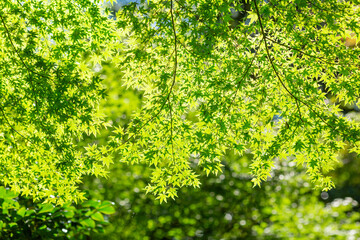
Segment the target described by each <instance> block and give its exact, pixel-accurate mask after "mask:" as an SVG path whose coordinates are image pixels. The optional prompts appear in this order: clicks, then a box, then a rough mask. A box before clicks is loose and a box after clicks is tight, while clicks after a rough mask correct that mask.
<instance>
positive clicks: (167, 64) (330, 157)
mask: <svg viewBox="0 0 360 240" xmlns="http://www.w3.org/2000/svg"><path fill="white" fill-rule="evenodd" d="M111 2H112V1H111ZM0 4H1V5H0V9H1V12H0V20H1V24H0V31H1V33H2V34H1V37H0V44H1V45H0V46H1V50H0V51H1V52H0V54H1V59H0V61H1V62H0V65H1V66H2V67H1V69H0V77H1V82H0V84H1V85H0V94H1V102H0V121H1V132H0V149H1V151H2V153H3V154H2V155H1V157H0V167H1V171H0V174H1V179H2V182H3V184H4V185H6V186H9V187H10V188H11V189H12V190H14V191H15V192H21V193H22V194H23V195H26V196H27V195H30V196H32V197H33V198H34V199H40V198H41V199H45V200H46V201H47V202H51V203H57V204H60V205H61V204H63V203H64V202H66V201H77V200H81V199H83V198H84V194H83V193H81V192H79V191H78V190H77V184H78V183H79V182H80V181H81V177H82V176H83V175H88V174H95V175H97V176H104V175H106V171H105V169H104V167H106V166H109V164H111V163H112V162H113V158H112V156H113V154H114V153H115V154H119V155H120V156H121V161H122V162H125V163H129V164H137V163H143V164H146V165H148V166H149V168H151V169H152V175H151V183H150V184H149V185H148V186H147V187H146V190H147V192H151V193H154V194H155V195H156V196H157V197H158V199H160V202H162V201H167V199H168V198H175V197H176V196H177V190H178V189H179V188H180V187H183V186H194V187H198V186H200V181H199V177H198V175H199V173H201V172H205V173H206V174H210V173H215V174H217V173H218V172H221V171H222V170H221V167H222V164H221V159H222V157H223V156H224V153H225V152H227V151H228V150H235V151H236V152H237V154H238V155H243V154H244V153H245V152H250V153H252V154H253V155H254V159H253V162H252V164H251V169H252V170H251V171H252V175H253V179H252V181H253V183H254V185H255V186H256V185H258V186H260V183H261V182H262V181H264V180H266V179H267V178H268V177H269V176H270V174H271V170H272V168H273V167H274V160H275V159H284V160H287V161H292V162H294V163H296V164H297V165H301V166H305V167H306V169H307V173H308V176H309V178H310V180H311V181H312V182H314V183H315V184H316V186H317V187H320V188H322V189H324V190H329V189H331V188H332V187H333V186H334V184H333V182H332V180H331V178H330V177H328V176H327V173H328V172H329V171H330V170H332V169H333V167H334V165H335V164H336V163H337V161H338V160H337V153H338V151H339V150H341V149H343V148H344V147H345V145H346V144H350V146H351V149H352V151H354V152H355V153H359V152H360V150H359V149H360V146H359V143H360V141H359V139H358V138H359V136H360V127H359V124H358V123H357V122H355V121H353V120H351V119H348V118H345V117H344V116H342V114H341V109H340V108H339V105H338V103H341V104H345V105H346V104H354V103H356V102H357V101H358V97H359V89H360V86H359V84H360V81H359V79H358V78H359V77H358V76H359V54H360V50H359V48H358V47H357V46H356V45H357V40H356V36H358V35H359V31H360V30H359V28H358V25H359V21H360V19H359V17H358V16H359V11H360V10H359V8H358V7H357V6H356V4H358V2H357V1H336V0H329V1H319V0H312V1H305V0H297V1H292V2H289V1H256V0H254V1H227V0H226V1H225V0H224V1H204V0H201V1H198V0H196V1H195V0H186V1H185V0H170V1H158V0H154V1H141V3H135V2H133V3H130V4H128V5H126V6H124V7H123V8H120V9H119V11H118V12H117V13H116V17H109V16H110V9H105V8H102V7H101V4H102V1H95V0H71V1H65V0H51V1H40V0H26V1H22V2H18V1H13V0H5V1H1V3H0ZM354 41H355V42H354ZM344 42H345V43H344ZM353 42H354V43H355V44H353ZM350 46H351V47H352V48H349V47H350ZM104 61H111V62H112V63H113V64H115V66H116V67H117V68H119V69H120V70H121V71H122V72H123V76H122V78H123V84H124V86H125V87H127V88H131V89H136V90H137V91H139V92H141V94H142V96H143V104H142V109H141V111H137V112H136V113H135V114H134V115H133V117H132V119H133V120H132V121H131V122H130V123H129V124H128V125H127V126H126V128H125V129H123V128H122V127H117V128H116V129H115V130H114V131H113V134H112V136H110V137H109V139H108V140H107V141H106V143H105V144H102V145H97V144H92V145H89V146H87V147H85V148H84V146H83V144H79V141H81V140H82V139H83V137H84V134H94V135H96V134H97V133H98V131H99V129H100V128H101V127H104V126H108V124H107V123H105V122H104V121H103V116H102V114H101V111H100V110H99V109H98V103H99V101H100V99H101V98H103V97H105V95H106V94H105V90H104V88H103V86H102V84H101V76H99V75H98V74H96V72H98V71H99V69H101V67H102V66H101V65H102V64H103V62H104ZM88 62H89V63H88ZM329 94H330V95H332V96H333V97H334V98H335V100H336V101H333V102H331V101H329V99H328V97H327V95H329ZM199 170H201V171H199Z"/></svg>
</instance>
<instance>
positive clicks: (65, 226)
mask: <svg viewBox="0 0 360 240" xmlns="http://www.w3.org/2000/svg"><path fill="white" fill-rule="evenodd" d="M0 204H1V206H0V209H1V213H0V219H1V220H0V238H1V239H87V236H89V235H90V233H91V232H103V226H104V225H106V224H108V221H107V216H106V217H105V218H104V215H105V214H106V215H108V214H113V213H114V212H115V210H114V207H113V205H112V204H111V203H110V202H107V201H104V202H96V201H92V200H90V201H85V202H83V203H82V204H81V205H78V206H76V207H74V206H71V205H70V203H67V204H64V205H63V206H62V207H56V206H54V205H52V204H51V203H34V202H33V201H32V200H30V199H28V198H24V197H20V196H19V195H18V194H17V193H14V192H12V191H10V190H8V189H5V188H4V187H2V186H1V187H0Z"/></svg>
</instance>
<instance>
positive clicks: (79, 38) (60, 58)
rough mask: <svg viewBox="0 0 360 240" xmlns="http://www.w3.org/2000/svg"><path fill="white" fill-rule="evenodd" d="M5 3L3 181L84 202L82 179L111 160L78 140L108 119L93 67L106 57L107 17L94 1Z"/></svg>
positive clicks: (0, 44) (1, 15)
mask: <svg viewBox="0 0 360 240" xmlns="http://www.w3.org/2000/svg"><path fill="white" fill-rule="evenodd" d="M0 9H1V12H0V32H1V36H0V49H1V50H0V65H1V69H0V79H1V80H0V96H1V102H0V124H1V129H0V149H1V153H2V154H1V156H0V177H1V181H2V183H3V184H4V185H6V186H9V187H10V188H11V189H12V190H13V191H15V192H17V193H20V192H21V193H22V194H23V195H25V196H31V197H32V198H34V199H35V200H37V199H45V200H46V201H47V202H50V203H56V204H59V205H61V204H63V203H65V202H69V201H78V200H83V199H84V193H81V192H78V191H77V184H78V183H79V182H81V177H82V176H83V175H84V174H95V175H97V176H103V175H105V174H106V170H105V169H104V167H103V166H105V165H107V164H108V162H107V158H106V157H107V156H106V154H103V155H102V156H101V157H100V158H94V155H92V153H91V150H92V148H91V147H89V148H88V150H85V151H84V149H83V148H79V146H78V142H79V141H81V139H82V138H83V135H84V134H96V133H97V132H98V130H99V128H100V127H103V125H104V123H103V120H102V119H103V116H102V114H101V112H99V111H98V108H97V107H98V102H99V101H100V99H102V98H103V97H104V96H105V92H104V88H103V86H102V85H101V79H100V78H99V76H96V75H95V72H94V71H92V69H91V68H92V66H93V65H96V64H97V63H98V62H100V61H101V60H103V59H104V58H106V54H107V52H106V50H105V49H106V44H105V40H106V39H107V38H108V35H109V34H110V29H109V28H110V27H111V26H110V25H108V23H109V22H108V18H107V17H106V16H105V13H102V12H101V9H100V7H99V5H98V4H97V2H95V1H91V0H81V1H75V0H74V1H67V0H66V1H65V0H54V1H42V0H36V1H34V0H31V1H30V0H25V1H21V2H19V1H12V0H5V1H1V2H0ZM100 53H101V54H100ZM84 54H85V55H86V56H87V57H88V59H90V62H91V65H89V64H88V63H87V62H85V61H84Z"/></svg>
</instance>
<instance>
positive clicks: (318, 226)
mask: <svg viewBox="0 0 360 240" xmlns="http://www.w3.org/2000/svg"><path fill="white" fill-rule="evenodd" d="M101 75H103V76H106V78H105V79H104V84H105V85H106V86H109V87H108V91H107V92H108V94H109V98H108V100H104V101H102V106H101V108H102V109H104V111H106V113H107V115H108V117H109V118H110V122H112V124H113V126H114V127H116V126H118V125H121V126H123V125H124V126H126V125H127V124H128V121H129V120H130V119H129V116H130V114H131V112H132V111H134V110H136V109H135V108H136V104H138V103H139V100H138V99H137V96H136V92H133V91H131V90H125V89H123V88H121V81H119V80H118V79H121V72H119V71H117V69H116V68H114V67H113V66H112V65H111V64H106V65H105V66H104V68H103V70H102V71H101ZM129 103H133V104H129ZM189 119H191V118H190V117H189ZM109 135H111V129H107V130H106V129H103V130H102V131H101V133H100V134H99V135H98V136H97V137H96V138H92V139H91V138H89V139H87V141H89V142H92V141H95V140H96V141H98V143H99V144H104V143H106V139H107V137H108V136H109ZM344 154H345V153H344ZM344 158H345V159H346V158H349V157H347V156H344ZM115 159H119V160H121V156H115ZM251 161H252V155H250V154H245V156H243V157H241V158H239V157H238V156H235V155H233V153H232V152H231V151H229V152H227V154H226V156H225V158H223V159H222V164H224V165H225V166H224V170H223V173H222V174H219V175H218V176H212V175H210V176H209V177H206V176H204V175H202V176H200V179H199V180H200V181H201V183H202V186H201V188H200V189H182V190H181V192H179V197H178V198H176V199H175V201H168V202H167V203H166V204H160V203H159V202H158V201H154V197H153V196H151V195H144V194H143V192H142V189H143V188H145V187H146V185H147V184H148V181H149V176H150V175H151V169H149V168H148V166H147V165H146V164H138V165H134V166H128V165H125V164H122V163H121V162H118V161H115V163H114V164H112V165H111V166H110V169H109V177H108V178H107V179H105V178H100V179H99V178H95V177H86V178H85V179H84V181H83V182H84V183H83V186H82V188H83V189H84V190H86V191H89V197H90V198H92V199H107V200H110V201H113V202H115V208H116V213H115V214H114V215H112V216H110V218H109V221H110V222H111V225H108V226H106V228H105V233H101V234H100V233H93V234H92V235H91V238H93V239H103V238H108V239H119V238H121V239H293V238H296V239H302V238H303V239H305V238H307V239H357V238H359V237H360V225H359V224H360V218H359V213H358V212H357V209H358V207H359V206H358V205H356V204H357V202H356V201H353V200H352V199H350V198H346V197H347V196H349V194H350V193H348V192H346V193H344V194H342V195H341V194H336V195H332V191H330V192H329V195H330V196H329V198H328V199H327V204H324V203H323V202H322V201H321V199H320V192H319V191H314V189H313V187H314V186H313V185H309V184H308V183H307V182H306V175H305V174H304V169H303V168H302V167H300V166H299V167H295V163H294V162H291V163H289V162H288V161H287V160H281V161H278V160H276V164H275V169H274V171H273V172H272V176H273V178H271V179H269V180H268V181H267V182H265V183H264V184H262V187H261V188H252V183H251V181H250V179H251V175H249V170H250V169H249V166H250V164H251ZM356 164H357V163H354V165H351V166H350V167H347V166H346V165H345V166H344V167H342V168H338V169H336V172H338V171H342V172H341V173H340V172H339V173H338V174H337V175H334V180H337V181H336V185H337V188H336V189H335V190H338V191H340V190H341V187H342V186H343V185H344V183H345V184H346V181H345V180H344V179H347V178H350V180H355V179H357V178H358V177H357V175H359V168H358V167H357V165H356ZM349 173H350V174H351V173H353V175H351V176H348V174H349ZM355 184H356V183H355ZM357 188H358V186H357V185H354V189H357ZM354 189H351V191H352V192H351V193H353V194H351V196H353V197H354V198H356V199H359V197H360V196H359V195H354V194H356V192H354ZM324 194H325V193H322V195H321V196H323V195H324ZM334 198H338V199H336V200H335V201H334ZM330 199H331V201H329V200H330ZM359 200H360V199H359ZM359 200H358V201H359Z"/></svg>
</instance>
